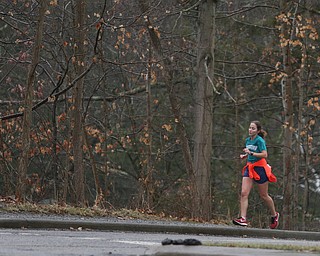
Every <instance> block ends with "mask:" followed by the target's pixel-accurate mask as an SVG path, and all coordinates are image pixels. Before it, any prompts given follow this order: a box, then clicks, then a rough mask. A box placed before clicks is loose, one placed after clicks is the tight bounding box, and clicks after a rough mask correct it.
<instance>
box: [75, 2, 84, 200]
mask: <svg viewBox="0 0 320 256" xmlns="http://www.w3.org/2000/svg"><path fill="white" fill-rule="evenodd" d="M85 17H86V16H85V1H84V0H77V1H75V24H74V25H75V56H74V59H73V63H74V68H75V72H76V74H77V75H80V74H81V73H82V72H83V71H84V69H85V68H84V67H85V61H84V59H85V35H86V32H85V27H84V25H85ZM83 82H84V78H83V77H82V78H81V79H79V80H78V81H77V83H76V85H75V87H74V91H73V98H74V108H73V136H72V142H73V156H74V172H75V173H74V175H75V176H74V182H75V183H74V187H75V200H76V202H75V203H76V204H77V205H78V206H84V204H85V193H84V187H85V186H84V168H83V143H84V142H83V118H82V113H83V111H82V102H83Z"/></svg>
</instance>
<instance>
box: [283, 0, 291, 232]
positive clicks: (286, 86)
mask: <svg viewBox="0 0 320 256" xmlns="http://www.w3.org/2000/svg"><path fill="white" fill-rule="evenodd" d="M289 4H290V2H287V1H285V0H281V2H280V6H281V11H282V12H284V13H285V12H286V11H287V6H288V5H289ZM291 29H292V27H288V25H287V24H286V23H285V22H282V25H281V33H282V35H284V38H286V39H289V38H290V35H291V33H290V31H291ZM282 58H283V66H284V72H285V74H286V76H284V77H283V79H282V81H281V84H282V93H283V95H282V98H283V101H282V103H283V110H284V125H283V127H284V142H283V211H282V216H283V218H282V220H283V228H284V229H291V226H292V223H291V220H292V201H293V198H292V197H293V195H292V179H293V168H292V131H293V99H292V65H291V49H290V46H289V44H287V45H285V46H283V47H282Z"/></svg>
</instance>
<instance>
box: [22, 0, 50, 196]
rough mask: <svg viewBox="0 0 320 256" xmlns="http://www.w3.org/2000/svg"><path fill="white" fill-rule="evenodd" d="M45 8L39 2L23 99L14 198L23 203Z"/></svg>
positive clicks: (43, 4)
mask: <svg viewBox="0 0 320 256" xmlns="http://www.w3.org/2000/svg"><path fill="white" fill-rule="evenodd" d="M46 7H47V1H46V0H42V1H40V9H39V19H38V27H37V31H36V36H35V41H34V45H33V54H32V60H31V64H30V67H29V73H28V78H27V87H26V94H25V99H24V114H23V122H22V135H21V138H22V143H21V145H22V152H21V157H20V160H19V167H18V184H17V187H16V197H17V200H19V201H23V202H24V201H25V197H26V176H27V169H28V165H29V151H30V132H31V125H32V104H33V89H34V88H33V84H34V80H35V75H36V74H35V73H36V68H37V66H38V63H39V60H40V49H41V44H42V37H43V28H44V17H45V12H46Z"/></svg>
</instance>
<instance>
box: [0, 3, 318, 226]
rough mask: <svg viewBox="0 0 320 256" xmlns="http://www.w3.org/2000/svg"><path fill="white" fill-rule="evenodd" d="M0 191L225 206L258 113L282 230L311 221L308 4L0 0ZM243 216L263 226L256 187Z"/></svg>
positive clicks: (172, 210)
mask: <svg viewBox="0 0 320 256" xmlns="http://www.w3.org/2000/svg"><path fill="white" fill-rule="evenodd" d="M0 10H1V11H0V17H1V19H0V95H1V100H0V120H1V122H0V132H1V133H0V156H1V158H0V173H1V175H0V195H1V196H2V198H9V197H10V198H12V199H15V200H16V201H17V202H32V203H52V204H53V203H54V204H60V205H65V204H71V205H75V206H87V207H92V206H94V207H101V208H104V209H117V208H132V209H138V210H141V211H144V212H148V213H155V214H161V215H164V216H175V217H179V218H193V219H199V220H212V219H213V220H219V219H222V220H231V219H232V218H233V217H235V216H237V215H238V209H239V205H238V199H239V192H240V182H241V168H242V166H243V165H244V162H242V160H240V159H239V154H240V153H241V152H242V148H243V146H244V140H245V138H246V137H247V136H248V126H249V123H250V121H252V120H259V121H260V122H261V123H262V125H263V129H265V130H266V131H267V133H268V135H267V137H266V142H267V147H268V155H269V159H268V162H269V163H270V164H271V165H272V168H273V171H274V173H275V174H276V176H277V178H278V182H277V183H276V184H272V185H270V195H271V196H272V197H273V199H274V201H275V204H276V207H277V209H278V210H279V211H280V212H281V215H282V219H281V220H282V222H281V224H280V225H281V226H282V228H285V229H297V230H318V231H319V229H320V226H319V218H320V208H319V203H320V196H319V194H320V169H319V162H320V155H319V154H320V152H319V149H318V147H319V145H320V137H319V122H318V116H319V113H320V105H319V95H320V87H319V82H320V73H319V65H320V64H319V63H320V47H319V46H320V45H319V37H318V31H319V28H320V27H319V26H320V12H319V10H320V2H319V1H316V0H293V1H285V0H281V1H275V0H261V1H257V0H246V1H240V0H225V1H222V0H170V1H169V0H163V1H152V0H139V1H130V0H99V1H84V0H81V1H80V0H79V1H78V0H52V1H51V0H38V1H36V0H30V1H29V0H23V1H22V0H10V1H4V0H3V1H0ZM249 217H250V219H251V223H252V225H253V226H256V227H265V226H267V225H268V220H269V219H268V218H269V213H268V212H267V210H266V207H264V205H263V202H262V201H261V200H260V199H259V198H258V195H257V194H256V193H252V195H251V196H250V207H249Z"/></svg>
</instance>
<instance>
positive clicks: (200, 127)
mask: <svg viewBox="0 0 320 256" xmlns="http://www.w3.org/2000/svg"><path fill="white" fill-rule="evenodd" d="M215 2H216V1H214V0H208V1H201V2H200V5H199V15H200V17H199V35H198V46H197V47H198V58H197V75H198V77H197V87H196V105H195V136H194V137H195V139H194V165H193V166H194V172H195V184H196V190H195V196H194V198H193V199H194V206H195V207H194V208H193V210H194V212H193V215H194V217H201V218H204V219H205V220H210V219H211V205H212V204H211V202H212V198H211V153H212V123H213V120H212V114H213V90H214V89H213V82H212V81H213V79H212V77H213V73H214V39H215V9H216V3H215Z"/></svg>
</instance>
